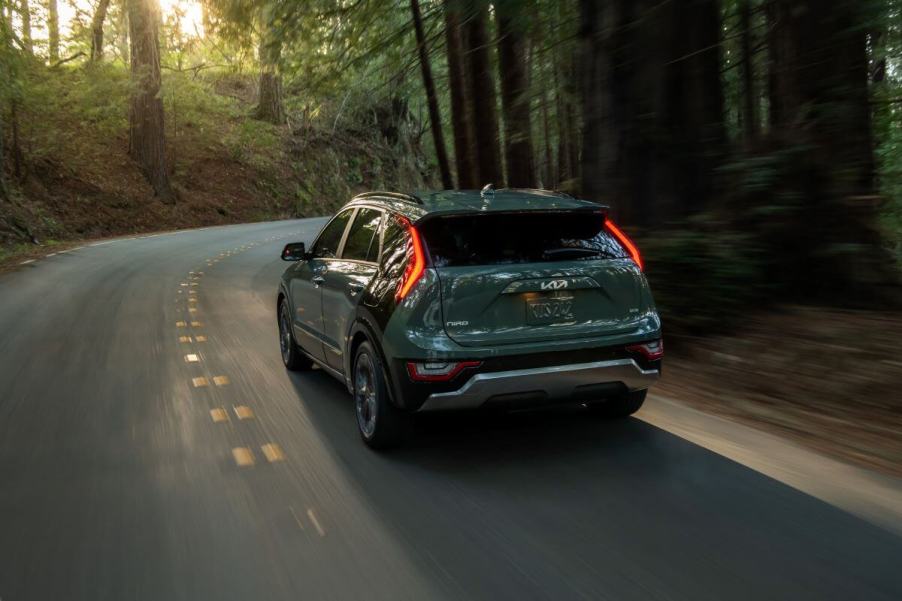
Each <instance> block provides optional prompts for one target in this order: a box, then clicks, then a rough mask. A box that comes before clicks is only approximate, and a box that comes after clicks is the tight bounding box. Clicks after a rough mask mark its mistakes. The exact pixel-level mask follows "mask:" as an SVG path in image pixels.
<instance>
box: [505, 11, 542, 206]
mask: <svg viewBox="0 0 902 601" xmlns="http://www.w3.org/2000/svg"><path fill="white" fill-rule="evenodd" d="M524 8H525V6H524V5H523V3H521V2H520V1H519V0H502V1H499V2H496V4H495V18H496V20H497V23H498V70H499V76H500V79H501V106H502V110H503V114H504V146H505V148H504V158H505V165H506V167H507V184H508V185H509V186H511V187H513V188H534V187H535V186H536V173H535V158H534V157H533V148H532V123H531V120H530V109H531V107H530V94H529V76H528V69H527V65H526V36H525V35H524V32H523V29H524V25H525V17H526V15H525V14H524V11H523V9H524Z"/></svg>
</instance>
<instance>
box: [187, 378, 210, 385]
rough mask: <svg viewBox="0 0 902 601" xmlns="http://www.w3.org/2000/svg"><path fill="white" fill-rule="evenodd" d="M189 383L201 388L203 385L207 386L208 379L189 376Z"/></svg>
mask: <svg viewBox="0 0 902 601" xmlns="http://www.w3.org/2000/svg"><path fill="white" fill-rule="evenodd" d="M191 383H192V384H194V387H195V388H203V387H204V386H209V385H210V381H209V380H208V379H206V378H203V377H201V378H191Z"/></svg>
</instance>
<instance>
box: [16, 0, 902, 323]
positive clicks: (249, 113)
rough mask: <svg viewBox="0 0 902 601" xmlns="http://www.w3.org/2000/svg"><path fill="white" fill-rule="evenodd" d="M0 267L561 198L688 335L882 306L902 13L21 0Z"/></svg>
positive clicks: (636, 4)
mask: <svg viewBox="0 0 902 601" xmlns="http://www.w3.org/2000/svg"><path fill="white" fill-rule="evenodd" d="M0 16H2V22H0V144H2V148H0V160H2V163H0V241H2V244H3V249H4V250H3V253H4V254H5V255H8V256H16V254H17V253H22V252H28V251H29V248H33V247H36V246H46V245H52V244H56V243H61V242H65V241H66V240H74V239H84V238H91V237H98V236H106V235H118V234H124V233H130V232H140V231H157V230H162V229H172V228H178V227H191V226H200V225H211V224H220V223H230V222H241V221H253V220H261V219H272V218H285V217H295V216H315V215H325V214H329V213H330V211H332V210H334V209H335V208H336V207H337V206H340V205H341V204H342V203H343V202H345V201H346V200H347V199H348V198H349V197H350V195H351V194H353V193H355V192H358V191H362V190H367V189H380V188H387V189H398V190H417V189H437V188H465V189H469V188H481V187H482V186H483V185H484V184H486V183H489V182H492V183H493V184H494V185H495V186H497V187H501V186H507V187H519V188H539V187H541V188H548V189H555V190H561V191H564V192H567V193H570V194H573V195H576V196H580V197H583V198H586V199H590V200H595V201H599V202H603V203H606V204H608V205H610V206H611V207H612V214H613V215H615V216H616V218H617V219H618V220H619V221H620V222H621V223H622V224H623V225H624V226H625V227H626V229H627V230H628V231H630V232H631V233H632V234H633V235H634V236H635V237H636V238H637V239H639V240H640V241H641V246H642V248H643V251H644V252H645V254H646V256H647V258H648V260H647V263H648V273H649V277H650V278H651V279H652V281H653V282H654V284H655V287H656V294H657V296H658V299H659V300H658V302H659V304H661V305H662V306H663V310H664V311H665V313H666V314H669V315H672V316H673V320H672V323H673V327H674V329H675V330H684V331H686V332H692V331H696V330H698V329H708V328H711V327H714V326H725V325H728V324H729V323H731V321H732V320H733V319H734V318H735V316H736V315H738V314H740V313H741V312H742V311H744V310H745V309H746V308H747V307H749V306H761V305H768V304H776V303H783V302H800V303H815V304H827V305H835V306H875V305H878V306H884V305H887V304H894V303H896V302H897V301H898V298H899V295H898V286H897V281H898V260H899V258H900V256H902V70H900V69H902V62H900V61H902V2H900V0H495V1H493V2H489V1H488V0H304V1H294V2H291V1H285V0H281V1H279V0H196V1H195V0H0Z"/></svg>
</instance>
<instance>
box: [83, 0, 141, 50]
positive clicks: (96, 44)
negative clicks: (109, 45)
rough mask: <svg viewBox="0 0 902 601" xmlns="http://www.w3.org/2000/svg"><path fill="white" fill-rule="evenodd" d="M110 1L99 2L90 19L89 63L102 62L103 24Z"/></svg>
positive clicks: (128, 0) (129, 0)
mask: <svg viewBox="0 0 902 601" xmlns="http://www.w3.org/2000/svg"><path fill="white" fill-rule="evenodd" d="M125 1H126V2H131V0H125ZM109 7H110V0H99V2H98V3H97V7H96V8H95V9H94V17H93V18H92V19H91V61H93V62H100V61H102V60H103V23H104V21H106V14H107V10H108V9H109Z"/></svg>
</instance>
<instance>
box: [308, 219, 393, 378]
mask: <svg viewBox="0 0 902 601" xmlns="http://www.w3.org/2000/svg"><path fill="white" fill-rule="evenodd" d="M382 216H383V213H382V211H380V210H379V209H375V208H370V207H361V208H359V209H357V212H356V214H355V215H354V220H353V221H352V223H351V226H350V228H349V229H348V233H347V235H346V236H345V242H344V245H343V247H342V249H341V254H340V256H339V258H337V259H336V260H334V261H332V262H331V264H330V265H329V270H328V272H326V273H325V274H324V276H323V277H324V278H325V281H324V282H323V301H322V302H323V344H324V348H325V353H326V361H327V362H328V364H329V365H330V366H332V367H334V368H335V369H338V370H341V369H342V368H343V360H344V351H345V349H346V347H347V340H346V337H347V334H348V330H349V329H350V327H351V322H352V321H353V319H354V316H355V314H356V311H357V303H358V302H359V300H360V295H361V294H362V292H363V290H364V288H366V287H367V285H368V284H369V283H370V280H371V279H372V278H373V276H374V275H376V271H377V269H378V264H377V261H378V257H379V229H380V224H381V222H382Z"/></svg>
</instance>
